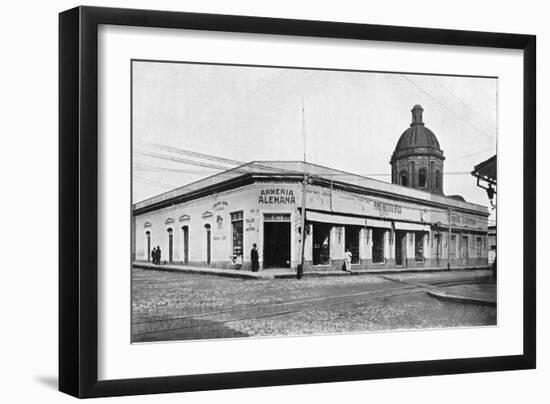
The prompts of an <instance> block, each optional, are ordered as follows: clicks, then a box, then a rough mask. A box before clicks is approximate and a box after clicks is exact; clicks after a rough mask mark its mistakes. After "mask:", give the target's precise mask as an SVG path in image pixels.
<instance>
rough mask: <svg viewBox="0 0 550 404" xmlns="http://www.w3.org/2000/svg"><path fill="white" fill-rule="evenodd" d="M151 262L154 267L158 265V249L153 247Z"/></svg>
mask: <svg viewBox="0 0 550 404" xmlns="http://www.w3.org/2000/svg"><path fill="white" fill-rule="evenodd" d="M151 262H152V263H153V265H155V264H156V263H157V247H153V251H151Z"/></svg>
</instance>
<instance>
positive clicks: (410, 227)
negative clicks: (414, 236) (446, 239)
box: [395, 222, 430, 231]
mask: <svg viewBox="0 0 550 404" xmlns="http://www.w3.org/2000/svg"><path fill="white" fill-rule="evenodd" d="M395 230H407V231H430V225H428V224H418V223H404V222H395Z"/></svg>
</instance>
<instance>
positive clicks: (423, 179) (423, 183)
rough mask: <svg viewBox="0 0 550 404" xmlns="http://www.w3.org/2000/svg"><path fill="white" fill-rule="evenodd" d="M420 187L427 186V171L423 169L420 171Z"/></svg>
mask: <svg viewBox="0 0 550 404" xmlns="http://www.w3.org/2000/svg"><path fill="white" fill-rule="evenodd" d="M418 186H419V187H425V186H426V169H425V168H421V169H420V170H418Z"/></svg>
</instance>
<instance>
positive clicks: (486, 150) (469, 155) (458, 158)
mask: <svg viewBox="0 0 550 404" xmlns="http://www.w3.org/2000/svg"><path fill="white" fill-rule="evenodd" d="M491 150H495V148H494V147H490V148H488V149H485V150H481V151H478V152H475V153H470V154H465V155H464V156H460V157H456V158H454V159H451V160H447V163H450V162H451V161H456V160H462V159H464V158H466V157H471V156H476V155H478V154H482V153H486V152H488V151H491ZM495 151H496V150H495Z"/></svg>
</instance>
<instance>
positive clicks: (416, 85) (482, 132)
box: [400, 74, 496, 142]
mask: <svg viewBox="0 0 550 404" xmlns="http://www.w3.org/2000/svg"><path fill="white" fill-rule="evenodd" d="M400 76H401V77H402V78H404V79H405V80H407V81H408V82H410V83H411V84H413V85H414V86H415V87H417V88H418V89H419V90H420V91H422V92H423V93H425V94H426V95H428V96H429V97H430V98H432V99H433V100H435V101H436V102H437V103H438V104H440V105H441V106H442V107H443V108H445V109H446V110H447V111H449V112H450V113H452V114H453V115H455V116H456V117H458V118H459V119H460V120H462V121H463V122H465V123H466V124H467V125H469V126H471V127H472V128H473V129H475V130H476V131H478V132H479V133H481V134H482V135H485V136H487V137H488V138H491V139H492V140H494V141H495V142H496V139H495V138H494V137H493V136H491V135H489V134H487V133H486V132H485V131H484V130H482V129H480V128H478V127H477V126H475V125H473V124H472V123H471V122H469V121H467V120H466V119H464V118H463V117H462V116H460V115H458V114H457V113H456V112H455V111H454V110H453V109H452V108H449V107H448V106H447V105H445V103H443V102H442V101H441V100H439V99H438V98H437V97H435V96H434V95H432V94H431V93H430V92H429V91H428V90H426V89H424V88H422V86H420V85H419V84H418V83H416V82H415V81H414V80H411V79H410V78H408V77H407V76H405V75H403V74H401V75H400Z"/></svg>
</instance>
